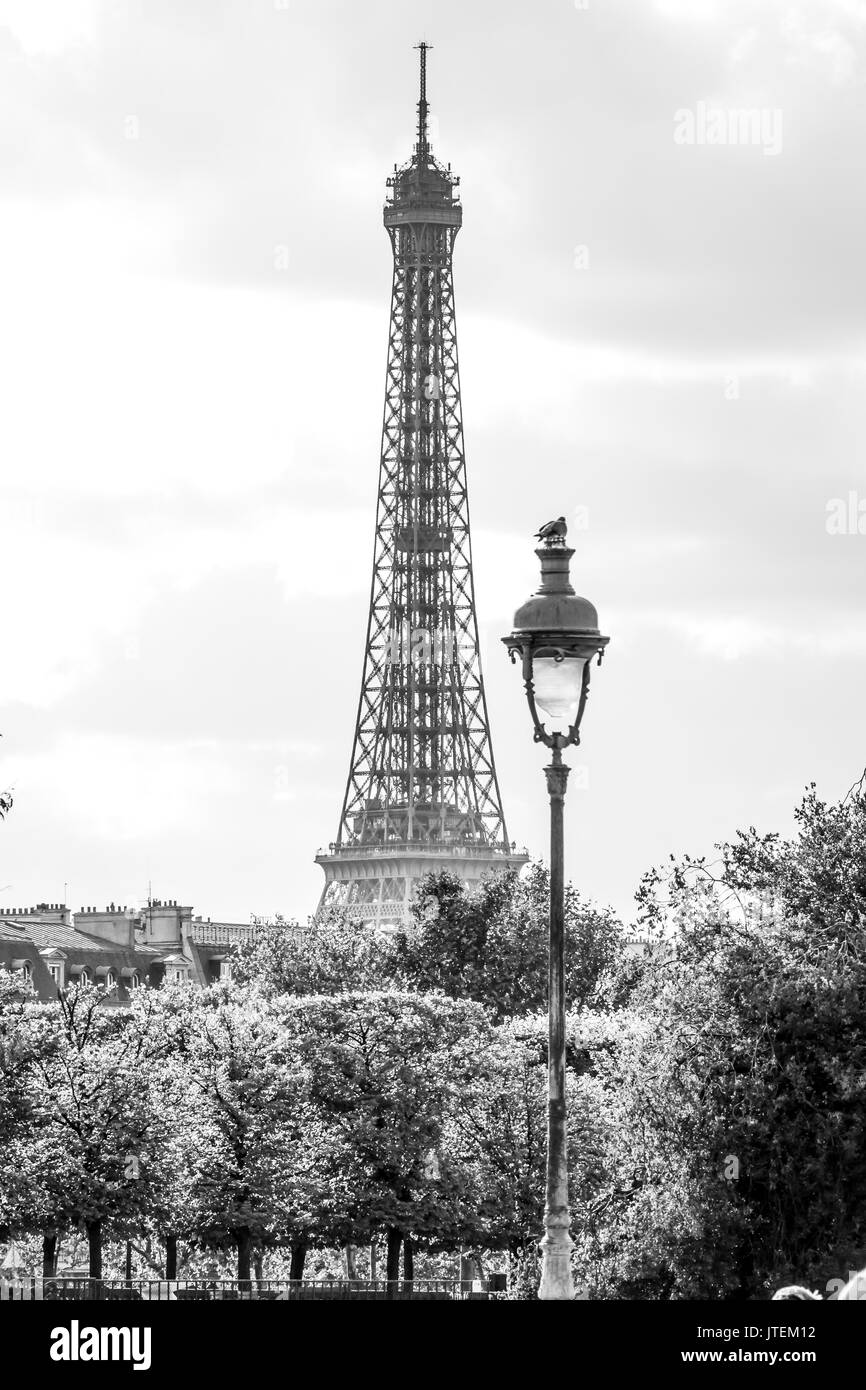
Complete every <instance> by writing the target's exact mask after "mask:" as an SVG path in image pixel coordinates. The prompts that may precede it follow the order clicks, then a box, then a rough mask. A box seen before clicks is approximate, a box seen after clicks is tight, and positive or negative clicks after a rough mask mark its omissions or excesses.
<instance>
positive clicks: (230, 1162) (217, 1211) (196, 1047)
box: [176, 985, 315, 1281]
mask: <svg viewBox="0 0 866 1390" xmlns="http://www.w3.org/2000/svg"><path fill="white" fill-rule="evenodd" d="M177 1038H178V1043H179V1045H181V1046H182V1048H183V1053H184V1065H185V1070H186V1077H187V1104H188V1114H189V1120H188V1122H187V1123H186V1124H185V1125H184V1127H183V1130H182V1134H181V1138H180V1142H179V1143H178V1145H177V1152H176V1162H177V1163H178V1164H179V1165H180V1169H181V1171H182V1172H183V1173H184V1175H185V1178H184V1181H185V1183H186V1186H187V1189H188V1194H189V1201H190V1206H189V1217H188V1228H189V1230H190V1232H191V1233H194V1235H195V1238H196V1239H197V1240H198V1241H199V1242H200V1243H202V1244H211V1245H217V1246H223V1245H224V1244H225V1243H226V1242H227V1241H229V1242H231V1243H232V1244H233V1245H234V1247H235V1248H236V1251H237V1277H238V1279H239V1280H242V1281H248V1280H249V1278H250V1263H251V1257H252V1253H253V1250H254V1248H255V1247H256V1246H260V1245H261V1243H262V1242H264V1241H267V1240H269V1239H272V1238H274V1237H275V1236H279V1235H282V1233H284V1232H285V1231H286V1230H291V1228H292V1226H293V1225H294V1224H296V1222H297V1221H298V1220H299V1219H300V1213H301V1212H302V1211H304V1210H306V1207H307V1205H308V1203H309V1200H310V1193H311V1191H312V1190H313V1188H314V1178H313V1175H312V1173H311V1169H310V1154H311V1149H312V1139H313V1135H314V1133H315V1117H314V1116H312V1115H310V1113H309V1111H308V1109H307V1108H306V1107H305V1104H304V1100H305V1091H306V1077H305V1071H304V1067H303V1065H302V1063H301V1061H300V1060H299V1058H298V1056H297V1054H296V1052H295V1050H294V1048H293V1045H292V1038H291V1036H290V1035H289V1034H288V1033H287V1032H286V1030H285V1029H284V1028H283V1027H282V1026H281V1022H280V1018H279V1015H278V1014H277V1012H276V1011H275V1009H274V1008H273V1007H272V1006H271V1005H270V1004H269V1003H268V1001H267V1000H266V999H265V998H264V997H263V996H261V995H258V994H256V992H255V991H253V990H246V989H238V988H232V989H228V988H226V987H225V986H220V985H217V986H214V987H212V988H211V989H210V990H207V991H203V992H196V993H195V994H193V993H192V992H190V993H189V996H188V1000H187V1007H186V1008H185V1009H184V1010H183V1012H182V1014H180V1015H179V1017H178V1020H177Z"/></svg>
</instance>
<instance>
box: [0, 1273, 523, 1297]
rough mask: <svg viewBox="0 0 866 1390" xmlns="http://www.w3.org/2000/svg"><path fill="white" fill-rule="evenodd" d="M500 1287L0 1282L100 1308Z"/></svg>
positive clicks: (370, 1282)
mask: <svg viewBox="0 0 866 1390" xmlns="http://www.w3.org/2000/svg"><path fill="white" fill-rule="evenodd" d="M498 1284H499V1281H498V1280H496V1279H495V1278H494V1279H492V1280H480V1279H471V1280H468V1279H464V1280H462V1281H461V1280H459V1279H412V1280H403V1279H400V1280H395V1281H392V1282H391V1283H389V1282H388V1281H387V1280H385V1279H262V1280H251V1281H250V1282H249V1283H239V1282H238V1280H236V1279H130V1280H126V1279H88V1278H84V1277H82V1276H80V1275H75V1276H72V1275H65V1276H64V1275H61V1276H58V1277H57V1278H53V1279H38V1278H35V1277H33V1278H25V1279H14V1280H4V1279H0V1302H2V1301H4V1300H13V1299H18V1300H22V1299H23V1300H28V1299H42V1300H49V1299H70V1300H75V1301H78V1300H82V1299H86V1300H92V1299H98V1300H100V1301H102V1302H126V1303H140V1302H158V1303H165V1302H175V1303H184V1302H193V1303H209V1302H213V1301H231V1302H238V1301H245V1302H272V1301H275V1300H278V1301H280V1302H288V1303H302V1302H319V1301H323V1300H331V1301H335V1302H336V1301H347V1300H348V1301H358V1300H366V1301H373V1300H375V1301H386V1300H396V1301H398V1302H408V1301H410V1300H425V1301H427V1302H431V1301H435V1300H438V1301H447V1302H454V1301H462V1302H466V1301H469V1300H471V1299H487V1298H488V1293H489V1289H490V1288H492V1287H493V1286H494V1285H496V1286H498Z"/></svg>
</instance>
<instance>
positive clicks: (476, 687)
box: [316, 43, 528, 924]
mask: <svg viewBox="0 0 866 1390" xmlns="http://www.w3.org/2000/svg"><path fill="white" fill-rule="evenodd" d="M429 47H430V45H428V44H426V43H421V44H419V45H418V48H419V50H420V80H421V81H420V85H421V91H420V99H419V101H418V127H417V139H416V142H415V147H414V150H413V152H412V157H411V159H409V160H408V162H407V163H405V164H403V165H402V166H401V167H399V168H398V167H397V166H395V168H394V173H393V175H392V176H391V177H390V178H389V179H388V180H387V187H388V190H389V193H388V196H387V198H386V202H385V210H384V222H385V228H386V230H387V232H388V236H389V238H390V241H391V248H392V251H393V255H394V272H393V287H392V291H391V321H390V333H389V339H388V366H387V373H386V379H385V414H384V423H383V428H382V453H381V464H380V470H379V498H378V509H377V515H376V538H375V547H374V555H373V583H372V590H371V597H370V615H369V622H368V626H367V642H366V647H365V651H364V668H363V676H362V681H361V696H360V700H359V702H358V714H357V719H356V724H355V738H354V746H353V750H352V759H351V764H350V768H349V777H348V782H347V784H346V794H345V797H344V800H343V811H342V815H341V817H340V828H339V833H338V835H337V839H336V841H335V843H334V844H332V845H330V846H329V852H328V853H327V854H323V853H320V854H318V855H317V856H316V863H317V864H321V866H322V868H323V869H324V871H325V888H324V891H323V894H322V898H321V903H320V909H321V907H328V906H335V907H343V908H345V909H347V910H348V911H349V912H350V914H351V916H352V917H354V918H356V919H358V920H363V921H376V922H381V923H383V924H389V923H390V924H398V923H400V922H402V921H404V920H405V919H406V916H407V913H408V908H409V903H410V901H411V898H412V895H413V891H414V889H415V888H416V886H417V884H418V881H419V880H420V879H421V878H422V877H423V875H424V874H425V873H428V872H430V871H431V870H439V869H443V868H446V869H449V870H451V871H452V872H453V873H455V874H457V875H458V876H459V877H460V878H461V879H462V880H463V881H464V882H465V883H467V884H473V883H478V882H479V880H480V879H481V878H482V876H483V875H485V874H487V873H490V872H496V871H501V870H503V869H505V868H508V867H511V866H519V865H521V864H524V863H525V862H526V860H527V858H528V856H527V855H526V853H524V852H518V851H517V850H516V847H515V846H514V845H509V843H508V834H507V831H506V827H505V817H504V815H503V811H502V800H501V797H500V793H499V783H498V781H497V777H496V766H495V763H494V761H493V748H492V745H491V740H490V724H489V720H488V716H487V701H486V699H485V694H484V682H483V679H482V673H481V663H480V654H479V646H478V625H477V622H476V617H475V594H474V587H473V580H472V547H471V543H470V535H469V503H468V496H467V488H466V462H465V458H464V452H463V423H462V415H461V406H460V379H459V374H458V363H457V330H456V323H455V316H454V284H453V279H452V255H453V251H454V241H455V238H456V236H457V233H458V231H459V230H460V226H461V224H462V221H463V208H462V206H461V203H460V198H459V194H458V193H457V187H458V184H459V182H460V180H459V179H458V177H457V175H456V174H452V172H451V166H450V165H448V166H447V167H445V166H443V165H442V164H440V163H439V161H438V160H437V159H435V158H434V156H433V152H432V150H431V148H430V140H429V138H428V122H427V111H428V107H427V53H428V50H429Z"/></svg>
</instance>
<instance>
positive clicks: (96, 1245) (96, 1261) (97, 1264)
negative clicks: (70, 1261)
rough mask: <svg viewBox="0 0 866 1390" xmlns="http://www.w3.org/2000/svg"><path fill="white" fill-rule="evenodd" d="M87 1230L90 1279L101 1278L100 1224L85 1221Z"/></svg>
mask: <svg viewBox="0 0 866 1390" xmlns="http://www.w3.org/2000/svg"><path fill="white" fill-rule="evenodd" d="M84 1224H85V1227H86V1229H87V1250H88V1268H87V1272H88V1274H89V1275H90V1277H91V1279H101V1278H102V1222H101V1221H99V1220H97V1221H85V1223H84Z"/></svg>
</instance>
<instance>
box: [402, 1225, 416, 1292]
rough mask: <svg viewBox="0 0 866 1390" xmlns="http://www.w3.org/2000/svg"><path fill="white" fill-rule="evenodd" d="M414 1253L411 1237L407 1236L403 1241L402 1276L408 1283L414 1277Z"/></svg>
mask: <svg viewBox="0 0 866 1390" xmlns="http://www.w3.org/2000/svg"><path fill="white" fill-rule="evenodd" d="M414 1254H415V1252H414V1248H413V1246H412V1237H411V1236H407V1237H406V1239H405V1240H404V1241H403V1278H404V1279H405V1280H406V1282H407V1283H410V1284H411V1282H412V1280H413V1279H414V1278H415V1260H414Z"/></svg>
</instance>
